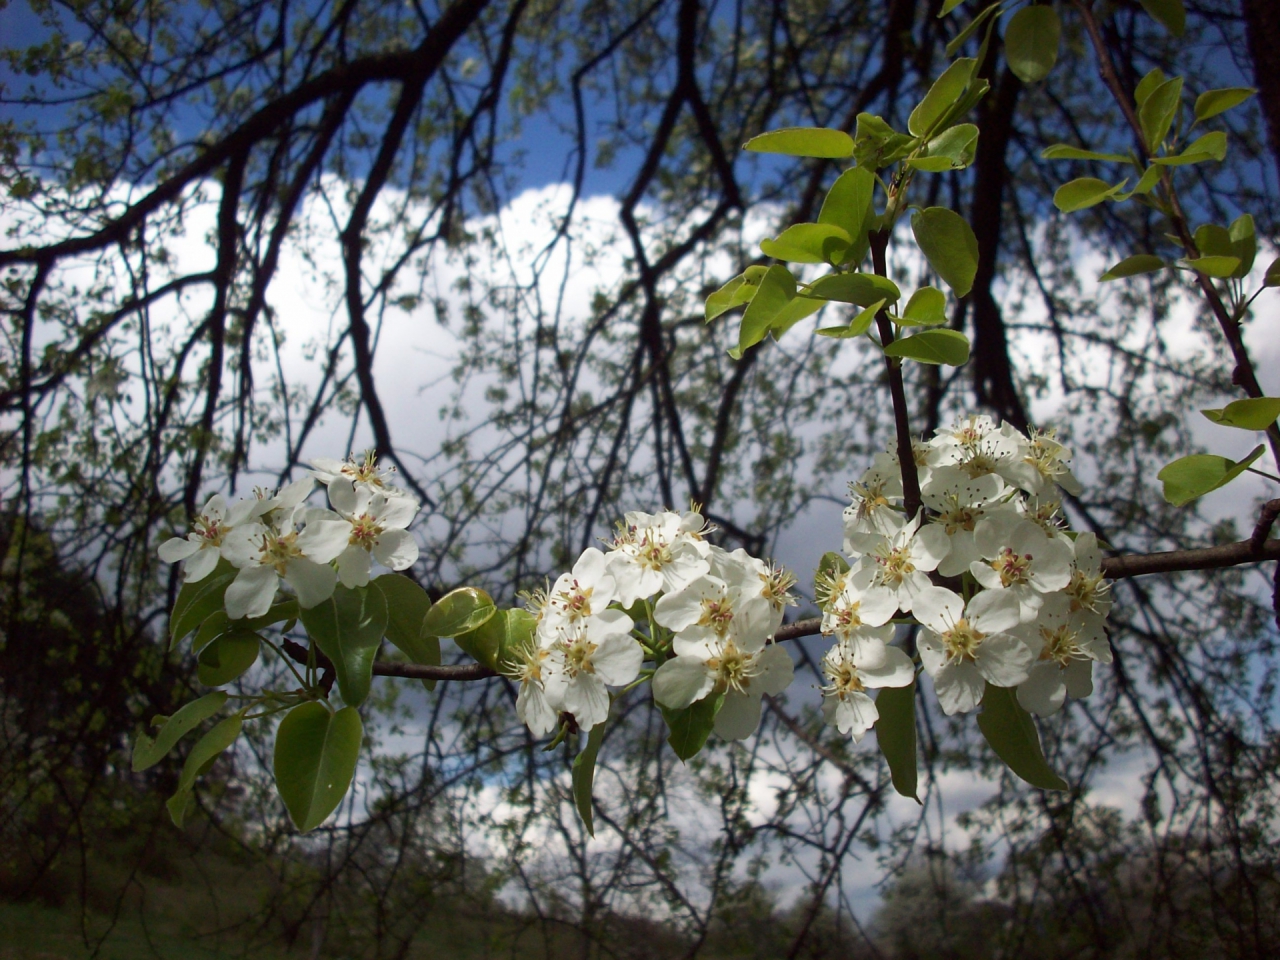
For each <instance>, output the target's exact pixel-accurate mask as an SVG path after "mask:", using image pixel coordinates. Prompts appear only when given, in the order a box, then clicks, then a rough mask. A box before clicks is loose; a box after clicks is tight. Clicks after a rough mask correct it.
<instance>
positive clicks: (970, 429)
mask: <svg viewBox="0 0 1280 960" xmlns="http://www.w3.org/2000/svg"><path fill="white" fill-rule="evenodd" d="M936 441H937V443H938V446H939V449H940V456H939V460H940V462H941V463H942V464H954V465H955V466H957V467H959V468H960V469H961V470H963V471H964V472H965V473H967V474H968V475H969V476H970V477H981V476H985V475H987V474H992V473H995V474H999V475H1001V476H1002V477H1004V479H1006V480H1009V481H1010V482H1011V483H1012V482H1014V481H1013V480H1012V479H1011V478H1010V476H1009V471H1010V469H1011V468H1012V467H1013V466H1014V464H1016V463H1018V462H1019V461H1020V460H1021V459H1022V457H1023V456H1024V455H1025V450H1026V448H1027V438H1026V437H1024V436H1023V435H1022V434H1021V433H1019V432H1018V431H1017V430H1015V429H1014V428H1013V427H1011V426H1010V425H1009V424H1007V423H1006V424H1003V425H1001V426H996V422H995V421H994V420H993V419H991V417H988V416H985V415H977V414H970V415H969V416H968V417H966V418H964V419H963V420H960V421H958V422H957V423H956V424H954V425H953V426H952V427H950V428H949V429H944V430H939V431H938V433H937V437H936Z"/></svg>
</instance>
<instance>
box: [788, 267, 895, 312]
mask: <svg viewBox="0 0 1280 960" xmlns="http://www.w3.org/2000/svg"><path fill="white" fill-rule="evenodd" d="M804 295H805V296H806V297H818V298H819V299H822V300H837V301H839V302H841V303H856V304H857V305H858V306H860V307H869V306H871V304H873V303H875V302H876V301H877V300H884V301H885V302H887V303H897V301H898V298H899V297H901V296H902V291H901V290H899V289H898V285H897V284H896V283H894V282H893V281H892V280H890V279H889V278H888V277H882V276H879V275H878V274H874V273H837V274H832V275H831V276H829V277H822V278H820V279H818V280H815V281H814V283H813V285H812V286H811V287H809V289H808V290H806V291H805V292H804Z"/></svg>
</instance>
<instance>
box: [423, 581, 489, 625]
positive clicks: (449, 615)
mask: <svg viewBox="0 0 1280 960" xmlns="http://www.w3.org/2000/svg"><path fill="white" fill-rule="evenodd" d="M497 612H498V609H497V607H495V606H494V604H493V598H492V597H490V596H489V595H488V594H487V593H485V592H484V591H483V590H481V589H480V588H479V587H458V589H456V590H450V591H449V592H448V593H446V594H445V595H444V596H443V597H441V598H440V599H439V600H438V601H436V604H435V606H433V607H432V608H431V609H430V610H429V611H427V615H426V617H424V618H423V621H422V631H423V636H430V637H456V636H458V635H459V634H462V633H469V632H471V631H472V630H474V629H476V627H479V626H481V625H482V624H483V623H484V622H485V621H486V620H488V619H489V618H490V617H492V616H494V615H495V614H496V613H497Z"/></svg>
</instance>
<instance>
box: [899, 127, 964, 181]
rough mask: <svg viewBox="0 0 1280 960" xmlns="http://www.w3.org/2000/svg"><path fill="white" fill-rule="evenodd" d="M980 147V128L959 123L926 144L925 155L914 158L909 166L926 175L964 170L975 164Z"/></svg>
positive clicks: (909, 162)
mask: <svg viewBox="0 0 1280 960" xmlns="http://www.w3.org/2000/svg"><path fill="white" fill-rule="evenodd" d="M977 147H978V128H977V127H976V126H975V125H974V124H972V123H958V124H956V125H955V126H954V127H949V128H947V129H946V130H944V131H942V133H940V134H938V135H937V136H936V137H934V138H933V139H932V140H930V141H929V142H928V143H927V144H925V148H924V155H923V156H919V157H913V158H912V159H911V160H908V161H907V164H908V165H909V166H911V167H912V168H914V169H916V170H923V171H924V172H925V173H944V172H946V171H947V170H963V169H964V168H965V167H967V166H969V165H970V164H971V163H973V157H974V154H975V152H976V151H977Z"/></svg>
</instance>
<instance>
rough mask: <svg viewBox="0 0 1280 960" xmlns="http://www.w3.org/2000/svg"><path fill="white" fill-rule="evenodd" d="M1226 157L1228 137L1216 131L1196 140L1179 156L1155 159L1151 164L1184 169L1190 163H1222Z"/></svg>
mask: <svg viewBox="0 0 1280 960" xmlns="http://www.w3.org/2000/svg"><path fill="white" fill-rule="evenodd" d="M1226 156H1227V135H1226V134H1225V133H1223V132H1222V131H1221V130H1214V131H1213V132H1212V133H1206V134H1205V135H1204V136H1203V137H1200V138H1198V139H1197V140H1195V141H1194V142H1193V143H1191V144H1190V145H1188V147H1187V148H1186V149H1185V150H1183V151H1182V152H1181V153H1180V154H1178V155H1177V156H1174V157H1153V158H1152V159H1151V162H1152V163H1154V164H1156V165H1158V166H1162V167H1184V166H1186V165H1187V164H1189V163H1203V162H1204V161H1206V160H1217V161H1218V162H1222V161H1223V160H1225V159H1226Z"/></svg>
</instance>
